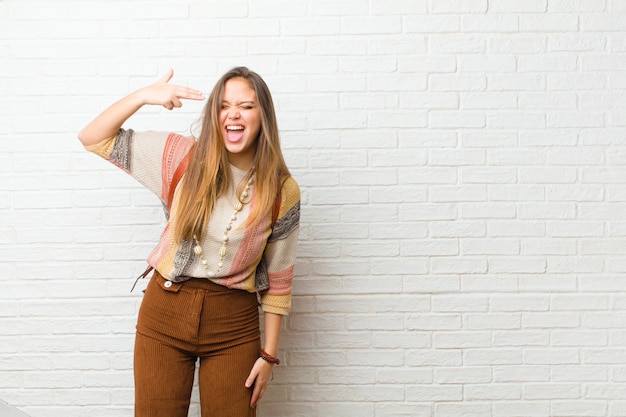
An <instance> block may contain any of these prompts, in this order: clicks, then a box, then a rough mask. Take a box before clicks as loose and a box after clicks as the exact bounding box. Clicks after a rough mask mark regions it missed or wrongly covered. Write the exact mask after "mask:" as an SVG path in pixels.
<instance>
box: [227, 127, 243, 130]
mask: <svg viewBox="0 0 626 417" xmlns="http://www.w3.org/2000/svg"><path fill="white" fill-rule="evenodd" d="M226 130H243V126H226Z"/></svg>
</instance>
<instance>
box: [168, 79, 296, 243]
mask: <svg viewBox="0 0 626 417" xmlns="http://www.w3.org/2000/svg"><path fill="white" fill-rule="evenodd" d="M232 78H242V79H244V80H246V81H247V82H248V84H249V85H250V87H251V88H252V89H253V90H254V92H255V93H256V97H257V102H258V105H259V109H260V113H261V127H260V129H259V136H258V138H257V141H256V152H255V157H254V167H255V169H254V192H253V196H254V204H253V205H252V207H251V212H250V215H249V217H248V220H247V221H246V223H245V226H246V227H249V226H252V225H254V224H257V223H258V222H259V221H260V220H261V219H262V218H263V217H265V216H270V213H271V212H272V209H273V206H274V202H275V200H276V193H277V192H278V188H279V186H280V181H281V178H285V177H287V176H288V175H289V170H288V169H287V164H285V160H284V158H283V154H282V151H281V149H280V139H279V134H278V123H277V121H276V112H275V110H274V103H273V101H272V96H271V94H270V90H269V88H268V87H267V84H265V81H263V79H262V78H261V77H260V76H259V75H258V74H257V73H255V72H253V71H250V70H249V69H248V68H246V67H237V68H233V69H232V70H230V71H228V72H227V73H226V74H224V75H223V76H222V77H221V78H220V79H219V80H218V82H217V83H216V84H215V86H214V87H213V91H211V95H210V96H209V100H208V101H207V104H206V106H205V108H204V114H203V117H202V128H201V131H200V135H199V137H198V138H197V140H196V143H195V145H194V149H193V152H194V153H193V156H192V157H191V160H190V161H189V167H188V168H187V171H186V173H185V176H184V177H183V179H182V181H181V184H180V186H181V191H180V196H181V197H180V199H179V201H178V207H177V209H176V211H175V222H174V225H175V230H174V236H175V238H176V240H177V241H179V242H180V241H182V240H185V239H190V238H192V237H193V236H194V235H195V236H197V237H198V239H202V237H204V234H205V229H206V225H207V222H208V220H209V217H210V215H211V212H212V210H213V207H214V206H215V203H216V201H217V199H218V198H219V197H221V196H222V195H224V194H225V193H226V191H227V190H228V187H229V184H230V183H231V181H232V179H231V172H230V167H229V164H230V163H229V161H228V153H227V151H226V147H225V146H224V138H223V135H222V130H221V128H220V124H219V112H220V107H221V104H222V99H223V94H224V86H225V85H226V82H227V81H228V80H230V79H232ZM251 174H252V173H248V177H246V178H245V179H244V181H243V182H242V184H240V185H239V187H240V189H239V190H237V193H236V195H237V196H239V195H240V192H241V189H242V188H243V186H245V183H246V182H247V180H248V179H249V176H250V175H251Z"/></svg>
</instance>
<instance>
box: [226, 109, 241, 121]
mask: <svg viewBox="0 0 626 417" xmlns="http://www.w3.org/2000/svg"><path fill="white" fill-rule="evenodd" d="M239 116H240V114H239V110H238V109H231V110H228V118H229V119H238V118H239Z"/></svg>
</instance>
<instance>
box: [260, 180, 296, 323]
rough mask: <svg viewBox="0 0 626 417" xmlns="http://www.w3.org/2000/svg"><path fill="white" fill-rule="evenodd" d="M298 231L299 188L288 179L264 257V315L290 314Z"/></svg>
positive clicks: (262, 302)
mask: <svg viewBox="0 0 626 417" xmlns="http://www.w3.org/2000/svg"><path fill="white" fill-rule="evenodd" d="M299 231H300V188H299V187H298V183H297V182H296V181H295V180H294V179H293V178H292V177H289V178H288V179H287V180H286V181H285V183H284V184H283V188H282V190H281V205H280V211H279V213H278V218H277V220H276V223H275V225H274V228H273V230H272V233H271V234H270V236H269V238H268V241H267V245H266V247H265V251H264V254H263V257H264V261H265V263H266V265H267V275H268V280H269V289H268V290H267V292H265V293H264V294H263V295H261V306H262V308H263V311H265V312H269V313H275V314H281V315H287V314H289V309H290V308H291V294H292V287H293V275H294V265H295V261H296V247H297V243H298V234H299Z"/></svg>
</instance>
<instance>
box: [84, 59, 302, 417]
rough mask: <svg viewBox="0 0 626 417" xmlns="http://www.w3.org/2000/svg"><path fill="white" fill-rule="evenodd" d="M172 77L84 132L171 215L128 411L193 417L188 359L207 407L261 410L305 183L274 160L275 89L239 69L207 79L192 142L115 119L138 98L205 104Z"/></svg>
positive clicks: (91, 146) (238, 416)
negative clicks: (209, 89) (199, 124)
mask: <svg viewBox="0 0 626 417" xmlns="http://www.w3.org/2000/svg"><path fill="white" fill-rule="evenodd" d="M172 76H173V71H172V70H170V71H169V72H168V74H167V75H166V76H165V77H163V78H162V79H160V80H159V81H157V82H156V83H154V84H152V85H149V86H146V87H144V88H141V89H139V90H137V91H135V92H133V93H131V94H129V95H128V96H126V97H124V98H122V99H121V100H119V101H118V102H116V103H114V104H113V105H112V106H111V107H109V108H108V109H106V110H105V111H104V112H102V113H101V114H100V115H99V116H97V117H96V118H95V119H94V120H93V121H92V122H91V123H89V124H88V125H87V126H86V127H85V128H84V129H83V130H82V131H81V132H80V133H79V135H78V136H79V139H80V140H81V142H82V143H83V145H84V146H85V148H86V149H87V150H89V151H91V152H94V153H96V154H97V155H99V156H101V157H103V158H106V159H107V160H109V161H111V162H113V163H114V164H116V165H117V166H119V167H121V168H122V169H124V170H125V171H127V172H128V173H130V174H131V175H132V176H133V177H135V178H136V179H137V180H139V181H140V182H141V183H142V184H143V185H145V186H146V187H147V188H148V189H150V190H151V191H153V192H154V193H155V194H157V195H158V196H159V197H160V198H161V201H162V203H163V205H164V206H165V208H166V209H167V211H166V212H167V213H168V221H167V224H166V226H165V229H164V231H163V233H162V235H161V239H160V242H159V243H158V245H157V246H156V248H155V249H154V251H153V252H152V253H151V254H150V256H149V258H148V263H149V264H150V266H151V267H152V268H154V274H153V275H152V277H151V279H150V282H149V284H148V287H147V289H146V292H145V295H144V298H143V301H142V305H141V309H140V311H139V317H138V321H137V333H136V340H135V359H134V360H135V363H134V371H135V416H138V417H187V412H188V408H189V402H190V396H191V390H192V386H193V378H194V372H195V364H196V361H199V381H198V385H199V389H200V403H201V409H202V416H203V417H209V416H210V417H219V416H223V417H245V416H255V406H256V404H257V403H258V401H259V400H260V399H261V397H262V396H263V393H264V392H265V389H266V387H267V383H268V381H269V380H270V379H271V374H272V368H273V366H275V365H276V364H278V363H279V360H278V359H277V358H276V357H277V355H278V345H279V337H280V329H281V321H282V317H283V316H284V315H286V314H287V313H288V312H289V309H290V307H291V288H292V280H293V266H294V261H295V252H296V243H297V239H298V230H299V219H300V190H299V188H298V184H297V183H296V181H295V180H294V179H293V178H292V177H291V176H290V174H289V170H288V169H287V166H286V164H285V161H284V159H283V156H282V152H281V149H280V144H279V136H278V127H277V122H276V115H275V112H274V105H273V102H272V98H271V95H270V92H269V89H268V87H267V85H266V84H265V82H264V81H263V80H262V78H261V77H260V76H259V75H258V74H256V73H254V72H252V71H250V70H248V69H247V68H245V67H239V68H234V69H232V70H231V71H229V72H227V73H226V74H224V76H222V78H221V79H220V80H219V81H218V82H217V84H216V85H215V87H214V88H213V91H212V92H211V95H210V97H209V99H208V102H207V104H206V107H205V109H204V114H203V117H202V128H201V132H200V135H199V137H198V138H193V137H186V136H181V135H177V134H174V133H167V132H154V131H149V132H134V131H133V130H130V129H129V130H126V129H122V125H123V124H124V122H125V121H126V120H127V119H128V118H129V117H131V116H132V115H133V114H134V113H135V112H136V111H137V110H139V109H140V108H141V107H142V106H144V105H162V106H164V107H165V108H167V109H168V110H172V109H173V108H175V107H181V106H182V103H181V100H183V99H187V100H204V96H203V94H202V92H200V91H198V90H194V89H191V88H186V87H182V86H178V85H174V84H170V83H169V81H170V80H171V78H172ZM259 300H260V304H261V307H262V309H263V312H264V330H265V337H264V339H265V345H264V346H263V348H261V341H260V330H259V328H260V326H259V312H258V304H259Z"/></svg>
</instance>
